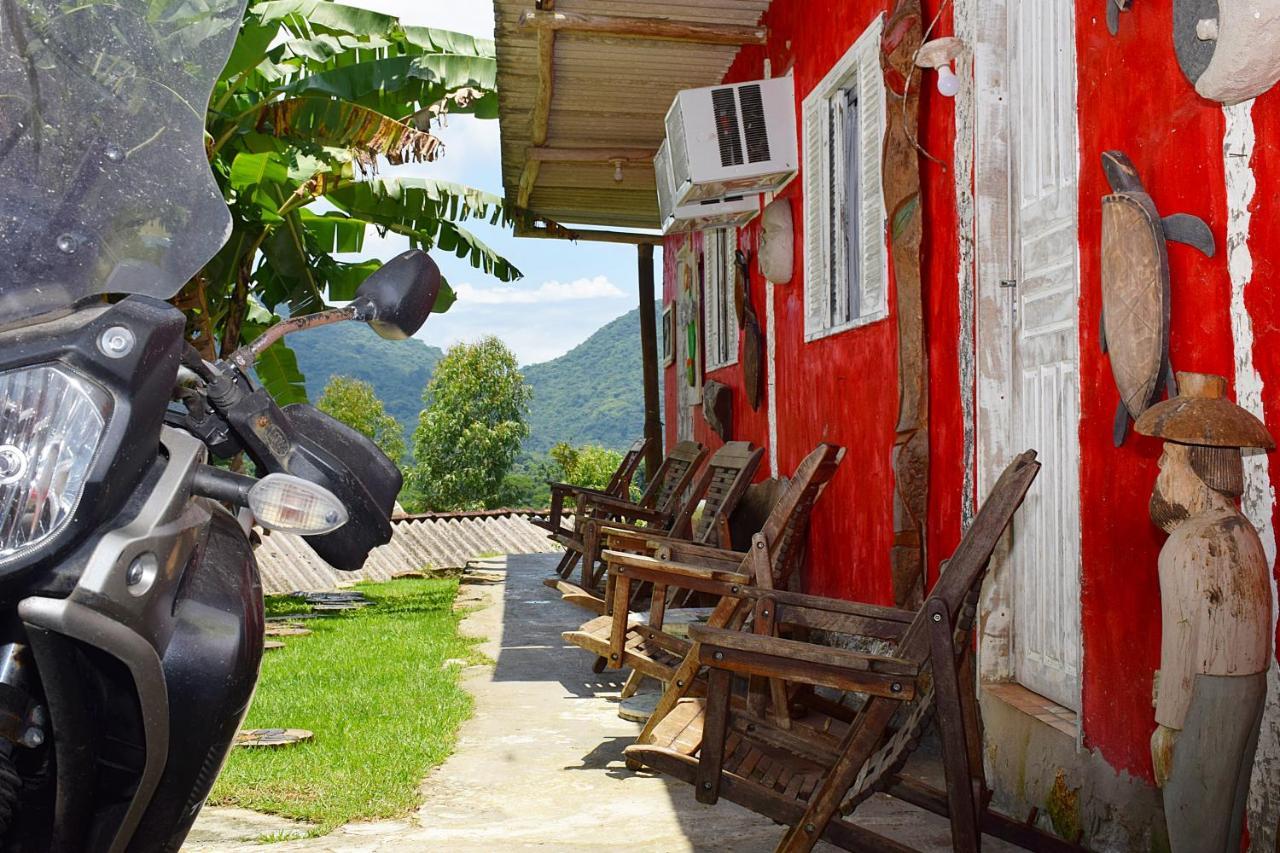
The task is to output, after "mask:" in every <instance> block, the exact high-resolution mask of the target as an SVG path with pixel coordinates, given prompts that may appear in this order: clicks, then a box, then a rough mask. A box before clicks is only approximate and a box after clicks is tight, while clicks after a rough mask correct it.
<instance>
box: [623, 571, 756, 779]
mask: <svg viewBox="0 0 1280 853" xmlns="http://www.w3.org/2000/svg"><path fill="white" fill-rule="evenodd" d="M741 603H742V599H740V598H730V597H728V596H725V597H724V598H722V599H720V603H719V604H717V605H716V607H715V609H714V610H712V611H711V616H710V617H709V618H708V619H707V625H709V626H710V627H712V628H723V627H725V626H726V625H729V624H730V623H731V622H732V621H733V619H734V617H735V616H736V615H737V613H738V610H739V605H740V604H741ZM701 645H702V644H701V643H694V644H693V646H692V647H690V649H689V653H688V654H686V655H685V657H684V660H682V661H681V662H680V665H679V666H678V667H676V669H675V672H673V673H672V674H671V680H670V681H668V682H667V689H666V690H665V691H663V693H662V698H661V699H659V700H658V706H657V707H656V708H654V709H653V716H651V717H649V722H647V723H645V725H644V729H643V730H641V732H640V735H639V736H638V737H637V738H636V743H651V742H652V741H653V730H654V729H656V728H657V727H658V723H660V722H662V720H663V718H664V717H666V716H667V714H669V713H671V709H672V708H674V707H675V706H676V703H677V702H679V701H680V700H681V699H683V698H684V697H685V696H686V695H687V694H688V692H689V690H690V689H691V688H692V687H693V679H694V677H696V676H697V674H698V670H699V669H700V668H701V666H702V664H701V663H699V662H698V651H699V649H700V648H701ZM627 767H628V768H629V769H631V770H639V769H640V767H641V764H640V762H638V761H633V760H632V759H630V758H628V759H627Z"/></svg>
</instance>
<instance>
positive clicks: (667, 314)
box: [662, 303, 676, 367]
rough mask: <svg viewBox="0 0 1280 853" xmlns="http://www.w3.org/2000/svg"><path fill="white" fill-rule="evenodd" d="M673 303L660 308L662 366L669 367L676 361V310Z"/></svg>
mask: <svg viewBox="0 0 1280 853" xmlns="http://www.w3.org/2000/svg"><path fill="white" fill-rule="evenodd" d="M675 308H676V306H675V304H674V303H667V305H665V306H664V307H663V309H662V366H663V367H670V366H671V365H673V364H675V363H676V311H675Z"/></svg>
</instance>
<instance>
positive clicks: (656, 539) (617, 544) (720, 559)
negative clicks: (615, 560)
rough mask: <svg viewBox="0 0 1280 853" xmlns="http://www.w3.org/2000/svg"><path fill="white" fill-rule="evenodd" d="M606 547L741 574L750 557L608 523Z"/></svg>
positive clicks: (603, 531)
mask: <svg viewBox="0 0 1280 853" xmlns="http://www.w3.org/2000/svg"><path fill="white" fill-rule="evenodd" d="M601 536H602V537H603V538H604V540H605V547H606V548H607V549H609V550H611V551H630V552H633V553H637V554H648V555H649V556H651V557H655V558H657V559H659V560H668V561H671V562H674V563H688V564H691V565H695V566H702V567H704V568H708V569H721V570H724V571H741V567H742V565H743V564H744V561H745V560H746V558H747V555H746V554H744V553H742V552H740V551H730V550H728V549H726V548H713V547H711V546H710V545H698V544H695V543H693V542H689V541H687V540H685V539H680V538H678V537H674V536H664V535H662V534H661V533H656V532H655V531H654V530H653V528H651V527H645V528H636V527H633V526H626V527H620V526H617V525H614V524H610V523H607V522H605V523H604V524H603V526H602V527H601Z"/></svg>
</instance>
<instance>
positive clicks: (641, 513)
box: [578, 494, 668, 524]
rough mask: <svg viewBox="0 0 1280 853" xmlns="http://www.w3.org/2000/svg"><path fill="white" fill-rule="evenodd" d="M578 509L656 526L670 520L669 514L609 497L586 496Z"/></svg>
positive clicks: (581, 500) (583, 496)
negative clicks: (648, 522) (651, 523)
mask: <svg viewBox="0 0 1280 853" xmlns="http://www.w3.org/2000/svg"><path fill="white" fill-rule="evenodd" d="M578 509H579V510H581V511H583V512H584V513H600V514H603V515H617V516H621V517H622V518H629V519H638V520H640V521H650V522H653V523H655V524H656V523H664V522H666V521H667V520H668V518H667V514H666V513H665V512H662V511H661V510H657V509H650V508H648V507H643V506H639V505H638V504H634V503H632V502H631V501H625V500H622V499H621V498H615V497H610V496H608V495H596V494H584V495H582V497H581V499H580V501H579V504H578Z"/></svg>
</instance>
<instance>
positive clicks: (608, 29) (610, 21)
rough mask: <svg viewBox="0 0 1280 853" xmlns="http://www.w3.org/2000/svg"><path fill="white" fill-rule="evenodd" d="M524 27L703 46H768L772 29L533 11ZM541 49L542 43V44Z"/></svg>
mask: <svg viewBox="0 0 1280 853" xmlns="http://www.w3.org/2000/svg"><path fill="white" fill-rule="evenodd" d="M520 25H521V26H524V27H531V28H533V29H536V30H538V33H539V35H541V34H542V33H545V32H566V33H577V34H580V35H597V36H613V37H617V38H636V39H651V40H657V41H685V42H697V43H701V44H727V45H742V44H764V43H765V41H766V40H767V37H768V30H767V29H766V28H764V27H743V26H735V25H730V24H701V23H695V22H692V21H676V20H672V19H671V18H624V17H618V16H612V15H582V14H576V13H570V12H550V11H537V10H530V11H528V12H525V13H523V14H522V15H521V16H520ZM539 47H541V42H539Z"/></svg>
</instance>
